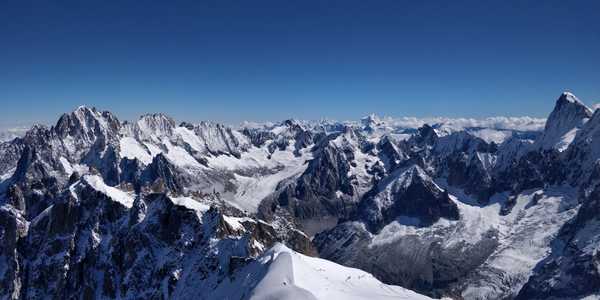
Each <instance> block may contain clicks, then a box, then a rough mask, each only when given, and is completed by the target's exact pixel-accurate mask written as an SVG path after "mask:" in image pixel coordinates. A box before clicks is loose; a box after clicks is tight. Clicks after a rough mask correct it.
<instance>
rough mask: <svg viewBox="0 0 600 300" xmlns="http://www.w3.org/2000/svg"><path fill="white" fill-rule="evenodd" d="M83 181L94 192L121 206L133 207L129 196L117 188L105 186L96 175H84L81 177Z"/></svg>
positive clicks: (131, 197)
mask: <svg viewBox="0 0 600 300" xmlns="http://www.w3.org/2000/svg"><path fill="white" fill-rule="evenodd" d="M83 181H85V182H87V183H88V184H89V185H90V186H91V187H93V188H94V189H95V190H97V191H99V192H101V193H103V194H105V195H106V196H108V197H110V198H111V199H113V200H115V201H117V202H119V203H121V204H123V205H124V206H125V207H127V208H131V207H132V206H133V200H134V198H133V196H132V195H131V194H129V193H126V192H124V191H121V190H120V189H118V188H115V187H112V186H108V185H106V183H104V180H102V177H100V176H98V175H85V176H83Z"/></svg>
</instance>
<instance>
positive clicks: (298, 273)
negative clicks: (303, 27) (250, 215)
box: [225, 244, 431, 300]
mask: <svg viewBox="0 0 600 300" xmlns="http://www.w3.org/2000/svg"><path fill="white" fill-rule="evenodd" d="M265 268H267V271H266V273H264V272H265V270H264V269H265ZM241 273H242V274H244V273H247V274H248V276H242V278H243V279H244V280H246V279H247V278H248V277H252V276H257V275H258V274H263V273H264V275H263V277H262V279H261V280H260V281H259V282H258V284H257V285H256V287H254V289H253V290H252V292H251V297H250V299H253V300H268V299H290V300H310V299H315V300H316V299H319V300H330V299H348V300H362V299H372V300H384V299H398V300H401V299H411V300H421V299H423V300H424V299H431V298H429V297H426V296H423V295H419V294H417V293H415V292H413V291H410V290H407V289H405V288H402V287H399V286H393V285H386V284H383V283H381V282H380V281H379V280H377V279H375V278H374V277H373V275H371V274H369V273H366V272H364V271H361V270H358V269H353V268H348V267H344V266H341V265H338V264H336V263H333V262H330V261H327V260H324V259H320V258H314V257H309V256H306V255H302V254H299V253H296V252H294V251H292V250H290V249H288V248H287V247H285V246H284V245H282V244H276V245H275V246H274V247H273V248H271V249H270V250H268V251H266V252H265V253H264V254H263V256H262V257H261V258H259V259H258V260H257V262H256V263H254V264H251V265H249V266H248V267H247V268H246V269H244V270H242V271H241ZM238 276H239V275H238ZM240 285H243V283H241V284H240ZM225 298H226V297H225Z"/></svg>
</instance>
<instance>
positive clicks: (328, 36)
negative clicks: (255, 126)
mask: <svg viewBox="0 0 600 300" xmlns="http://www.w3.org/2000/svg"><path fill="white" fill-rule="evenodd" d="M565 89H568V90H571V91H573V92H574V93H575V94H576V95H577V96H579V97H580V98H581V99H582V100H584V102H587V103H589V104H591V103H593V102H596V101H600V1H354V0H347V1H337V0H326V1H231V0H215V1H58V0H57V1H41V0H40V1H28V0H18V1H13V0H8V1H2V2H1V4H0V104H1V106H0V125H2V124H17V123H30V122H32V121H40V122H47V123H48V122H54V121H55V120H56V119H57V117H58V115H59V114H60V113H62V112H64V111H70V110H72V109H74V108H75V107H77V106H78V105H80V104H86V105H91V106H96V107H99V108H101V109H108V110H111V111H113V112H115V113H116V114H117V116H119V117H120V118H121V119H133V118H136V117H137V116H138V115H139V114H141V113H145V112H154V111H162V112H166V113H168V114H170V115H172V116H174V117H175V118H176V119H178V120H189V121H198V120H204V119H207V120H217V121H223V122H228V123H235V122H239V121H241V120H280V119H284V118H288V117H295V118H301V119H318V118H321V117H329V118H333V119H356V118H359V117H360V116H363V115H366V114H368V113H371V112H375V113H379V114H382V115H391V116H450V117H456V116H465V117H483V116H491V115H509V116H520V115H531V116H538V117H545V116H546V115H547V114H548V113H549V111H550V110H551V109H552V105H553V101H554V100H555V99H556V97H557V96H558V95H559V94H560V92H561V91H563V90H565Z"/></svg>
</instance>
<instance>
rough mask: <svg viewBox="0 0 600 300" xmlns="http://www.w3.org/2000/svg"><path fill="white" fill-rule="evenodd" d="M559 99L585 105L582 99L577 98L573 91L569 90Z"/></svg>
mask: <svg viewBox="0 0 600 300" xmlns="http://www.w3.org/2000/svg"><path fill="white" fill-rule="evenodd" d="M558 100H559V101H567V102H570V103H579V104H582V105H583V102H581V100H579V98H577V97H576V96H575V95H573V93H571V92H569V91H564V92H563V93H562V94H561V95H560V98H559V99H558Z"/></svg>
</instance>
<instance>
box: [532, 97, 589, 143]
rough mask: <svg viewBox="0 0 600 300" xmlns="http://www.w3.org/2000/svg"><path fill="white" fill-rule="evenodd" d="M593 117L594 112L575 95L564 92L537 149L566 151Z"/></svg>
mask: <svg viewBox="0 0 600 300" xmlns="http://www.w3.org/2000/svg"><path fill="white" fill-rule="evenodd" d="M591 116H592V110H591V109H589V108H588V107H587V106H585V104H583V103H582V102H581V101H580V100H579V99H577V97H575V95H573V94H571V93H569V92H564V93H563V94H562V95H561V96H560V97H559V98H558V100H556V105H555V106H554V110H553V111H552V113H551V114H550V116H549V117H548V120H547V121H546V126H545V127H544V132H543V133H542V135H541V136H540V137H539V139H538V140H537V141H536V146H537V148H541V149H543V150H550V149H556V150H558V151H564V150H565V149H566V148H567V147H568V146H569V144H571V142H572V141H573V139H574V138H575V135H576V133H577V131H578V130H579V129H580V128H581V126H582V125H583V124H585V122H587V120H588V119H589V118H590V117H591Z"/></svg>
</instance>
